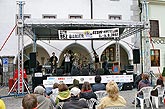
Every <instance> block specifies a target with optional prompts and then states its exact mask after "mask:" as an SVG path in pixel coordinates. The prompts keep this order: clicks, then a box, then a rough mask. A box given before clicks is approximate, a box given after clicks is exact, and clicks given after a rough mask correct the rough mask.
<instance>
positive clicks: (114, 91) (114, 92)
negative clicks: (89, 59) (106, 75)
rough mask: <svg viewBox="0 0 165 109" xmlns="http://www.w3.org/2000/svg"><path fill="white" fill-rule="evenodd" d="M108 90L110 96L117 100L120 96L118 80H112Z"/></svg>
mask: <svg viewBox="0 0 165 109" xmlns="http://www.w3.org/2000/svg"><path fill="white" fill-rule="evenodd" d="M106 91H107V93H108V95H109V97H110V98H112V100H113V101H115V100H117V98H118V96H119V88H118V85H117V84H116V82H114V81H110V82H108V83H107V85H106Z"/></svg>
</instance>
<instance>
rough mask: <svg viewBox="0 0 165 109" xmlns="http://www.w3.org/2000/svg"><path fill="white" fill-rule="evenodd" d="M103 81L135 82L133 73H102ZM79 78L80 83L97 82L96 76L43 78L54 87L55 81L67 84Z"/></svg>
mask: <svg viewBox="0 0 165 109" xmlns="http://www.w3.org/2000/svg"><path fill="white" fill-rule="evenodd" d="M101 78H102V80H101V83H107V82H109V81H115V82H124V83H129V82H133V75H101ZM74 79H77V80H79V83H80V84H83V83H84V82H85V81H88V82H90V83H91V84H92V83H95V76H59V77H47V80H43V84H44V86H47V87H53V84H54V83H55V82H57V83H61V82H64V83H65V84H73V80H74Z"/></svg>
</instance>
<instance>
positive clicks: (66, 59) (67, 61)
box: [64, 51, 71, 74]
mask: <svg viewBox="0 0 165 109" xmlns="http://www.w3.org/2000/svg"><path fill="white" fill-rule="evenodd" d="M70 58H71V54H70V53H69V51H67V52H66V53H65V54H64V67H65V73H66V74H70V62H71V60H70Z"/></svg>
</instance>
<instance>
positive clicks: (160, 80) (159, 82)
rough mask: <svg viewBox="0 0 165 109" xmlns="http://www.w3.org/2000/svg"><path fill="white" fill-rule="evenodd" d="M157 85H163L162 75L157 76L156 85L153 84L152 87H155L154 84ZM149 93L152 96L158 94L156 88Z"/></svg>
mask: <svg viewBox="0 0 165 109" xmlns="http://www.w3.org/2000/svg"><path fill="white" fill-rule="evenodd" d="M158 85H160V86H161V87H164V84H163V79H162V77H159V78H158V79H157V81H156V85H155V86H154V88H155V87H156V86H158ZM151 95H152V96H158V89H155V90H153V91H151Z"/></svg>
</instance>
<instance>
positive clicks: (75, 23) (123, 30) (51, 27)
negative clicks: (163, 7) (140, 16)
mask: <svg viewBox="0 0 165 109" xmlns="http://www.w3.org/2000/svg"><path fill="white" fill-rule="evenodd" d="M110 28H119V31H120V39H122V38H125V37H128V36H130V35H132V34H135V33H137V32H139V31H142V30H144V29H147V28H148V24H147V23H144V22H133V21H121V20H105V19H104V20H103V19H102V20H101V19H26V20H25V21H24V31H25V34H27V35H28V36H31V37H33V36H34V34H35V36H36V39H37V40H59V36H58V30H89V29H110Z"/></svg>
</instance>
